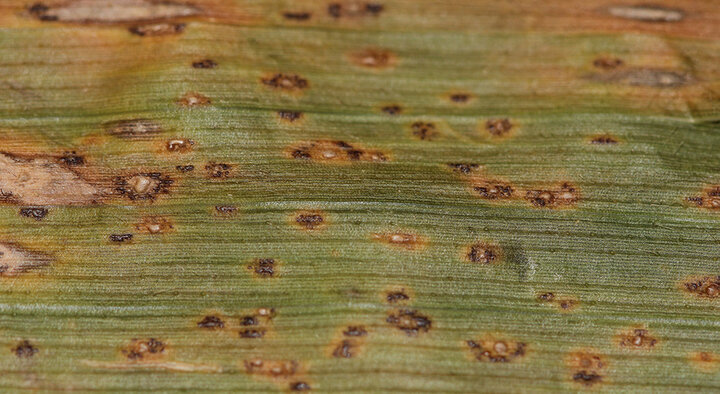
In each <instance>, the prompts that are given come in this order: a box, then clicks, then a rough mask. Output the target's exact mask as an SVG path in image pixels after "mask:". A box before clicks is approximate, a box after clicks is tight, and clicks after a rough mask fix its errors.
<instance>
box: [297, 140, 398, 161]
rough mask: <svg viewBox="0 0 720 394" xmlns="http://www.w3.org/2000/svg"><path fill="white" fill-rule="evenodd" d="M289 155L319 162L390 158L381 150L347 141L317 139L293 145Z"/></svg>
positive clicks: (385, 159)
mask: <svg viewBox="0 0 720 394" xmlns="http://www.w3.org/2000/svg"><path fill="white" fill-rule="evenodd" d="M288 153H289V156H290V157H292V158H293V159H296V160H312V161H318V162H329V163H333V162H334V163H342V162H359V161H369V162H384V161H387V160H388V158H387V156H385V154H383V153H382V152H379V151H371V150H365V149H363V148H360V147H358V146H355V145H351V144H349V143H347V142H345V141H330V140H317V141H309V142H302V143H299V144H297V145H295V146H291V147H290V148H289V150H288Z"/></svg>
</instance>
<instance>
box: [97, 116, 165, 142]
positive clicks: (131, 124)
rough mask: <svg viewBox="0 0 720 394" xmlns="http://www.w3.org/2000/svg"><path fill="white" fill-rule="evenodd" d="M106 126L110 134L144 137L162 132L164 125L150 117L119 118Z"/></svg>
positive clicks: (134, 137) (135, 137)
mask: <svg viewBox="0 0 720 394" xmlns="http://www.w3.org/2000/svg"><path fill="white" fill-rule="evenodd" d="M104 126H105V130H107V132H108V133H109V134H110V135H113V136H115V137H121V138H132V139H142V138H146V137H150V136H152V135H153V134H158V133H160V132H162V127H160V125H159V124H157V123H155V122H154V121H152V120H149V119H126V120H119V121H115V122H109V123H106V124H105V125H104Z"/></svg>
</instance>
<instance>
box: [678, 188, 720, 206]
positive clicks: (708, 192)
mask: <svg viewBox="0 0 720 394" xmlns="http://www.w3.org/2000/svg"><path fill="white" fill-rule="evenodd" d="M686 201H687V202H688V203H690V204H692V205H694V206H698V207H702V208H707V209H713V210H715V209H720V186H710V187H707V188H705V190H704V191H703V195H700V196H693V197H688V198H686Z"/></svg>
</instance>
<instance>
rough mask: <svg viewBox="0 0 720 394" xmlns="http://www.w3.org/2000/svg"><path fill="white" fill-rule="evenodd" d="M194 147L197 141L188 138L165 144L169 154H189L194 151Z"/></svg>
mask: <svg viewBox="0 0 720 394" xmlns="http://www.w3.org/2000/svg"><path fill="white" fill-rule="evenodd" d="M193 146H195V141H193V140H189V139H187V138H175V139H172V140H169V141H167V142H166V143H165V149H166V150H167V151H168V152H179V153H187V152H190V151H192V150H193Z"/></svg>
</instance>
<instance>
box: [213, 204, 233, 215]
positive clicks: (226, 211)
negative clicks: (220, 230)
mask: <svg viewBox="0 0 720 394" xmlns="http://www.w3.org/2000/svg"><path fill="white" fill-rule="evenodd" d="M237 212H238V208H237V207H236V206H233V205H216V206H215V214H216V215H220V216H235V214H237Z"/></svg>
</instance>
